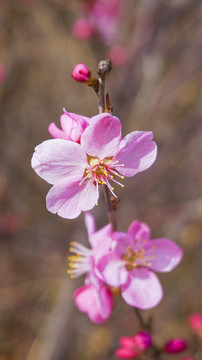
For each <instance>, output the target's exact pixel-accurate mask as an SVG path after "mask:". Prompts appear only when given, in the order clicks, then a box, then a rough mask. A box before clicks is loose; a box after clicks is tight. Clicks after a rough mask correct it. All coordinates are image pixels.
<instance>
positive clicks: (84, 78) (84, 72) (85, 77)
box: [72, 62, 91, 83]
mask: <svg viewBox="0 0 202 360" xmlns="http://www.w3.org/2000/svg"><path fill="white" fill-rule="evenodd" d="M90 76H91V72H90V70H89V69H88V68H87V66H86V65H85V64H83V63H82V62H80V63H78V64H77V65H75V67H74V69H73V71H72V77H73V79H74V80H76V81H78V82H84V83H86V82H88V81H89V80H90Z"/></svg>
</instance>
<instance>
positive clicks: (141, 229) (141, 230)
mask: <svg viewBox="0 0 202 360" xmlns="http://www.w3.org/2000/svg"><path fill="white" fill-rule="evenodd" d="M128 234H129V235H130V236H131V237H132V238H133V240H149V239H150V235H151V230H150V228H149V226H148V225H147V224H145V223H141V222H140V221H138V220H135V221H133V222H132V223H131V224H130V226H129V228H128Z"/></svg>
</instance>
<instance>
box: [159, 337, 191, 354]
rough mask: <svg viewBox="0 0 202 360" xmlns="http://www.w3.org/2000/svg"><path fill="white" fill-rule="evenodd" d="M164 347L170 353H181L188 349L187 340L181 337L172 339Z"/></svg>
mask: <svg viewBox="0 0 202 360" xmlns="http://www.w3.org/2000/svg"><path fill="white" fill-rule="evenodd" d="M164 349H165V352H167V353H168V354H176V353H180V352H182V351H184V350H186V349H187V341H186V340H184V339H181V338H174V339H171V340H169V341H168V342H167V343H166V345H165V348H164Z"/></svg>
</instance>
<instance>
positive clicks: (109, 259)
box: [95, 252, 128, 287]
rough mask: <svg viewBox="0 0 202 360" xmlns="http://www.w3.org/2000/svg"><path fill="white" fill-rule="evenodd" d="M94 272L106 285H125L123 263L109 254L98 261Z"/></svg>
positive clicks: (126, 273) (125, 278)
mask: <svg viewBox="0 0 202 360" xmlns="http://www.w3.org/2000/svg"><path fill="white" fill-rule="evenodd" d="M95 272H96V275H97V276H98V277H99V278H100V279H101V280H103V281H104V282H106V284H108V285H110V286H114V287H118V286H120V285H122V284H125V282H126V281H127V278H128V271H127V270H126V268H125V263H124V261H123V260H122V259H120V258H119V257H118V256H116V255H115V254H113V253H111V252H110V253H108V254H106V255H105V256H103V257H101V259H100V260H98V263H97V264H96V265H95Z"/></svg>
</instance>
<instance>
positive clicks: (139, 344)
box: [134, 331, 152, 351]
mask: <svg viewBox="0 0 202 360" xmlns="http://www.w3.org/2000/svg"><path fill="white" fill-rule="evenodd" d="M134 344H135V347H136V349H139V350H142V351H145V350H147V349H148V348H149V347H150V346H151V344H152V337H151V335H150V334H148V333H147V332H146V331H141V332H139V333H137V334H136V335H135V336H134Z"/></svg>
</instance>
